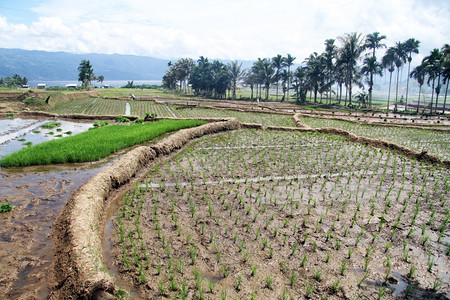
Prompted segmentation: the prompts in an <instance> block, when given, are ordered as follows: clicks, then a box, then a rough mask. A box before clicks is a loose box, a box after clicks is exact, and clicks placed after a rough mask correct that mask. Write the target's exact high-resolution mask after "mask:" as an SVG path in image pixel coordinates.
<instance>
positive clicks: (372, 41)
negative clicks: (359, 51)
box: [365, 31, 386, 107]
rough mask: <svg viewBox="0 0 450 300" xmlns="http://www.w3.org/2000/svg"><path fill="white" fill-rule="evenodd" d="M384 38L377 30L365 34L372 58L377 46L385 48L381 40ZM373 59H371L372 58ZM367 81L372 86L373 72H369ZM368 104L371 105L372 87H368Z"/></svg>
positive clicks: (366, 45)
mask: <svg viewBox="0 0 450 300" xmlns="http://www.w3.org/2000/svg"><path fill="white" fill-rule="evenodd" d="M384 39H386V36H385V35H380V33H379V32H378V31H376V32H374V33H370V34H368V35H367V36H366V42H365V47H366V49H369V50H371V51H372V59H373V58H375V61H376V55H375V51H376V50H377V49H379V48H385V47H386V45H385V44H383V43H382V40H384ZM372 61H373V60H372ZM369 82H370V83H371V86H373V73H370V78H369ZM369 106H370V107H372V89H371V88H370V89H369Z"/></svg>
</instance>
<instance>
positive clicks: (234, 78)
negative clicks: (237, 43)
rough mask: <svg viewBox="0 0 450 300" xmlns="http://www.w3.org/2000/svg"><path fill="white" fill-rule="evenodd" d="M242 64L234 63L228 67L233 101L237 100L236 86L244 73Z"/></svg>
mask: <svg viewBox="0 0 450 300" xmlns="http://www.w3.org/2000/svg"><path fill="white" fill-rule="evenodd" d="M241 68H242V62H241V63H238V62H237V61H232V62H231V63H229V64H228V65H227V70H228V74H230V77H231V87H232V89H233V96H232V98H233V99H236V85H237V82H238V81H239V80H240V79H241V78H242V76H243V74H244V72H243V70H241Z"/></svg>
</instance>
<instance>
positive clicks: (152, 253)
mask: <svg viewBox="0 0 450 300" xmlns="http://www.w3.org/2000/svg"><path fill="white" fill-rule="evenodd" d="M107 92H108V93H111V94H110V95H108V96H111V97H116V96H117V97H119V96H120V97H124V95H122V94H123V93H124V92H121V93H122V94H120V93H116V92H115V91H107ZM142 93H143V92H142ZM142 93H141V94H142ZM135 95H136V96H139V95H140V94H138V93H136V94H135ZM217 103H218V101H213V100H211V101H209V100H208V101H198V102H193V101H185V99H184V100H183V99H164V101H133V100H130V99H129V100H124V99H106V98H100V97H98V98H95V97H92V98H81V99H76V100H73V101H70V102H67V103H64V104H61V105H57V106H55V107H54V108H51V109H49V111H50V112H54V113H58V114H81V115H83V114H84V115H96V116H102V115H117V116H123V115H124V114H125V113H127V114H128V112H129V114H131V115H137V116H139V117H140V118H144V117H145V115H146V114H153V115H156V116H158V117H170V118H179V119H184V118H190V119H202V118H211V117H213V118H220V119H226V118H230V117H235V118H237V119H238V120H239V121H240V122H242V123H256V124H261V125H262V126H263V128H264V129H266V128H267V127H269V126H280V127H295V123H294V122H293V120H292V115H290V114H270V113H257V112H254V111H252V112H251V111H242V108H243V107H244V110H245V105H248V107H251V105H253V104H252V103H250V104H245V105H241V104H240V103H237V104H236V103H234V102H229V103H227V104H226V105H223V106H220V105H217ZM213 106H214V107H216V108H212V107H213ZM275 106H276V105H275V104H273V107H275ZM217 107H219V108H220V109H218V108H217ZM273 107H272V105H270V106H269V105H267V106H265V107H262V108H261V110H263V109H264V111H265V112H267V111H268V110H266V108H267V109H273ZM289 109H290V110H291V111H293V108H292V107H290V108H289ZM249 110H250V109H249ZM275 110H276V109H274V111H275ZM280 111H287V109H286V110H282V109H280ZM316 113H317V114H318V115H317V117H322V116H321V114H322V113H321V112H320V111H319V112H316ZM347 114H348V115H349V117H348V118H350V113H348V112H347ZM310 116H311V117H304V118H302V120H301V121H302V122H303V123H305V124H307V125H309V126H311V127H313V128H321V127H335V128H342V129H345V130H347V131H349V132H352V133H354V134H356V135H358V136H364V137H370V138H375V139H383V140H386V141H391V142H395V143H398V144H401V145H404V146H407V147H410V148H412V149H415V150H418V151H423V152H425V151H426V152H427V153H432V154H435V155H437V156H438V157H439V158H440V159H441V160H449V159H450V151H449V144H450V132H449V131H448V127H446V126H445V125H444V126H440V125H442V124H433V125H435V126H436V127H437V126H439V127H440V128H439V129H438V130H430V129H427V130H425V129H418V128H405V127H399V126H377V125H367V124H357V123H352V122H346V121H338V120H331V119H323V118H314V117H312V116H313V114H312V112H311V115H310ZM333 116H334V113H333ZM340 116H341V117H345V116H344V115H343V113H341V115H340ZM352 117H353V116H352ZM358 117H359V115H358ZM390 121H392V118H391V119H390V120H389V123H390ZM393 121H394V122H395V120H393ZM177 122H178V121H177ZM433 122H437V120H434V121H433ZM411 123H412V121H411ZM152 124H155V123H154V122H152ZM199 124H200V123H199ZM199 124H197V125H199ZM113 126H119V125H113ZM113 126H110V125H109V126H106V127H111V130H112V129H114V127H113ZM132 126H139V127H142V128H144V126H145V124H133V125H128V123H127V125H125V126H123V127H130V128H131V127H132ZM188 127H189V126H188ZM430 127H431V126H430ZM145 128H147V127H145ZM121 129H122V128H121ZM41 130H42V129H41ZM48 130H50V129H48ZM95 130H104V129H102V128H97V129H95ZM61 131H62V130H61ZM144 131H148V130H147V129H145V130H144ZM98 132H102V131H98ZM30 135H31V133H30ZM112 135H117V133H115V132H113V133H112ZM128 135H129V134H128V133H126V134H125V136H122V137H119V140H125V138H126V136H128ZM138 135H139V136H140V137H142V136H143V135H144V133H142V132H140V133H139V134H138ZM75 137H76V135H73V136H72V137H70V139H74V138H75ZM18 138H23V139H25V138H27V141H28V139H29V137H18ZM67 138H68V139H69V137H67ZM150 138H151V137H148V138H144V140H147V139H150ZM63 139H66V137H64V138H63ZM98 142H100V141H98ZM120 142H121V141H116V142H102V143H103V144H105V143H106V144H107V143H111V144H115V143H120ZM141 142H143V140H139V141H137V142H136V143H141ZM91 143H92V144H94V142H91ZM136 143H132V144H136ZM30 149H31V148H30ZM25 150H26V149H25ZM52 151H53V150H52ZM114 151H115V150H114ZM114 151H113V152H114ZM48 152H49V151H48V150H45V149H44V150H43V151H42V153H44V157H46V156H48V155H46V154H45V153H48ZM78 152H79V151H78ZM88 154H89V155H91V153H90V151H89V153H88ZM30 156H35V155H33V154H31V155H30ZM68 161H72V160H68ZM90 165H91V163H86V164H79V165H76V168H79V167H86V168H90ZM147 166H148V167H145V168H146V169H145V170H143V171H142V174H141V175H140V176H139V177H137V176H136V177H135V178H130V184H129V186H128V187H127V189H128V190H126V189H125V188H124V189H123V190H121V191H120V196H118V202H114V203H112V205H111V207H110V208H109V210H108V212H107V216H106V219H107V220H106V223H107V224H109V225H111V228H106V227H108V226H109V225H106V227H105V228H106V229H105V238H104V240H103V243H104V244H103V250H104V259H105V262H104V265H103V264H102V266H101V267H102V270H103V269H104V270H107V271H108V273H110V274H111V275H112V276H113V277H114V278H115V284H117V286H118V287H119V288H122V289H121V290H119V294H117V295H116V296H117V297H119V298H120V297H122V298H129V299H166V298H167V299H304V298H308V299H358V298H364V299H448V298H450V274H449V271H450V262H449V256H450V231H449V228H450V226H449V221H450V205H449V200H450V193H449V192H450V169H449V168H448V167H446V166H445V165H441V164H438V163H436V164H430V163H427V162H426V161H418V160H415V159H410V158H408V157H406V156H404V155H402V154H400V153H396V152H395V151H393V150H390V149H380V148H376V147H372V146H370V145H365V144H360V143H353V142H350V141H348V140H346V139H344V138H343V137H340V136H337V135H333V134H325V133H314V132H298V131H297V132H295V131H281V130H256V129H239V130H234V131H226V132H222V133H219V134H214V135H206V136H203V137H201V138H197V139H195V140H192V141H191V142H189V143H188V145H187V146H185V147H184V148H182V149H179V150H177V151H176V152H175V153H174V154H172V155H167V156H162V155H161V156H159V157H158V158H157V159H155V160H154V161H152V162H151V163H149V164H148V165H147ZM58 167H59V168H62V169H63V171H61V172H60V173H56V172H53V173H49V174H47V175H48V176H47V175H46V174H40V173H39V172H38V171H33V170H39V167H36V168H29V167H28V168H29V169H28V170H31V171H27V169H26V168H22V169H21V168H20V167H19V168H15V169H14V170H12V171H11V172H10V171H9V170H8V169H7V168H3V169H2V170H1V171H2V173H1V174H0V176H1V178H2V181H3V180H4V182H5V183H3V182H2V185H5V186H6V187H8V189H7V190H5V191H6V192H5V191H4V193H3V194H2V195H3V196H2V197H3V198H1V199H0V201H1V202H4V201H3V200H5V199H6V200H5V201H9V202H11V203H12V205H13V206H14V209H13V210H12V212H9V213H7V214H2V216H1V217H2V218H0V221H1V222H2V228H3V236H2V239H0V242H1V243H2V245H5V246H4V247H3V248H2V251H3V252H2V253H5V255H4V256H3V257H4V258H3V259H2V258H0V273H1V274H2V276H0V277H2V278H0V293H2V294H4V295H6V297H9V298H33V297H34V298H48V297H49V295H50V294H51V292H52V291H53V289H54V288H55V287H54V286H53V285H54V284H55V280H53V281H51V280H50V281H51V282H50V281H49V280H48V278H47V277H46V276H47V275H48V274H49V273H52V269H51V267H52V266H51V265H52V263H53V262H52V257H51V255H50V254H49V253H51V252H52V251H53V248H52V247H53V244H52V243H53V241H52V238H51V230H52V224H54V223H53V222H54V220H55V219H56V216H57V215H58V214H59V213H60V211H59V209H60V208H61V207H62V206H64V204H65V203H66V201H68V199H69V197H70V193H72V192H74V191H75V190H76V189H77V188H78V187H79V186H80V185H81V184H82V183H83V182H85V180H87V179H86V178H85V177H83V178H82V180H81V179H80V180H79V182H78V181H77V182H76V184H73V186H72V183H71V179H70V178H72V177H74V176H75V175H74V174H77V173H78V171H77V169H74V168H75V167H74V165H72V164H67V166H66V165H65V164H62V165H59V166H58ZM64 167H67V168H69V169H70V172H72V173H70V172H69V171H66V170H65V169H64ZM51 168H52V166H49V167H48V169H49V170H51ZM102 168H103V167H102ZM20 172H23V174H22V173H20ZM27 172H28V173H29V174H28V173H27ZM96 172H97V171H95V172H94V171H91V170H89V172H87V173H86V174H95V173H96ZM66 173H67V174H69V175H70V176H69V175H67V174H66ZM79 173H80V174H81V171H80V172H79ZM31 175H32V176H33V182H31V183H30V182H28V181H27V180H28V179H27V178H28V177H27V176H31ZM50 175H51V176H50ZM46 176H47V177H49V178H50V179H51V180H50V179H49V180H47V181H45V184H46V185H48V187H45V186H43V182H44V181H43V180H42V178H44V177H46ZM65 176H66V177H67V178H66V177H65ZM84 176H91V175H84ZM92 176H93V175H92ZM19 181H20V185H19V184H17V183H16V182H19ZM16 186H17V187H19V186H20V187H21V189H18V188H15V187H16ZM22 186H23V187H22ZM129 187H131V188H129ZM61 191H62V192H61ZM55 197H57V198H58V205H59V206H53V204H50V202H49V204H48V205H47V206H44V204H43V203H44V202H45V201H47V200H44V199H47V198H48V199H50V200H51V201H53V198H55ZM22 198H23V199H22ZM50 200H49V201H50ZM110 200H111V199H110ZM111 201H112V200H111ZM30 203H31V204H30ZM33 207H34V208H33ZM55 207H57V208H55ZM31 208H33V210H31V211H30V209H31ZM30 213H33V215H36V216H38V217H39V218H42V219H45V222H46V223H45V225H41V223H36V224H34V223H33V224H32V227H29V225H30V224H29V221H28V220H29V215H30ZM111 215H112V217H110V216H111ZM14 220H16V221H14ZM17 220H20V222H19V221H17ZM27 222H28V223H27ZM42 224H44V223H42ZM53 226H54V225H53ZM29 228H32V229H29ZM108 230H109V233H108V234H106V232H108ZM32 232H34V233H33V235H32V236H31V233H32ZM37 233H39V235H37ZM42 237H45V241H44V242H42V243H41V242H40V241H42V240H43V238H42ZM44 243H45V247H44V246H43V245H44ZM37 244H39V245H37ZM23 245H25V247H24V246H23ZM13 248H17V249H19V248H20V250H21V251H20V253H18V254H17V255H15V256H10V255H9V253H10V251H11V250H10V249H13ZM33 249H39V251H38V252H39V255H35V254H33V253H32V252H33V251H34V252H36V251H35V250H33ZM40 252H42V253H40ZM43 252H45V255H44V254H43ZM7 254H8V255H7ZM44 258H45V259H44ZM29 261H30V262H29ZM40 261H43V263H40ZM43 274H45V276H44V275H43ZM47 281H49V282H50V283H44V282H47ZM44 285H45V286H44Z"/></svg>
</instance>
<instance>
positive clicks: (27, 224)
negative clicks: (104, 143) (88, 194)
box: [0, 163, 108, 299]
mask: <svg viewBox="0 0 450 300" xmlns="http://www.w3.org/2000/svg"><path fill="white" fill-rule="evenodd" d="M107 165H108V163H102V164H79V165H64V166H56V167H55V166H53V167H33V168H26V169H8V170H6V169H3V170H2V171H1V172H0V202H5V201H9V202H11V203H12V204H13V205H14V210H13V211H12V212H11V213H6V214H5V213H4V214H1V215H0V294H2V295H6V296H7V297H6V298H8V299H16V298H27V297H31V298H32V299H33V298H36V299H45V298H47V296H48V294H49V289H50V288H51V286H52V284H53V280H52V278H51V276H50V274H51V264H52V260H53V247H54V244H53V239H52V237H51V233H52V226H53V222H54V221H55V219H56V217H57V216H58V214H59V212H60V210H61V208H62V207H63V205H64V204H65V203H66V202H67V200H68V199H69V197H70V194H71V193H72V192H73V191H74V190H76V189H77V188H78V187H80V186H81V185H82V184H83V183H84V182H86V181H87V180H88V179H89V178H90V177H92V176H94V175H95V174H96V173H98V172H99V171H101V170H102V169H104V168H105V167H106V166H107Z"/></svg>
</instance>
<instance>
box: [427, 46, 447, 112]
mask: <svg viewBox="0 0 450 300" xmlns="http://www.w3.org/2000/svg"><path fill="white" fill-rule="evenodd" d="M443 62H444V56H443V55H442V53H441V52H440V51H439V49H438V48H435V49H433V50H432V51H431V53H430V55H427V56H425V57H424V58H423V60H422V64H424V66H425V72H426V74H427V75H428V81H427V83H428V85H430V82H432V84H431V89H432V90H431V108H430V114H432V113H433V99H434V93H435V92H436V109H435V110H437V105H438V99H439V93H440V91H441V83H440V79H441V74H442V67H443ZM436 79H437V85H436Z"/></svg>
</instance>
